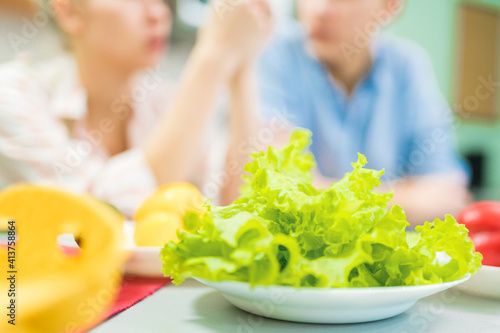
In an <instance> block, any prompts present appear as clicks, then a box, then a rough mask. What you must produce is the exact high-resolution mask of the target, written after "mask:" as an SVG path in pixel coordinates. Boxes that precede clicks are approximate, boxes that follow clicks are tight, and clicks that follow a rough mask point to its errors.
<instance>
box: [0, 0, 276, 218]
mask: <svg viewBox="0 0 500 333" xmlns="http://www.w3.org/2000/svg"><path fill="white" fill-rule="evenodd" d="M46 2H47V5H48V6H49V7H50V8H51V12H52V13H53V16H54V18H55V21H56V23H57V25H58V26H59V28H60V29H61V31H62V32H63V34H64V36H65V38H66V39H67V41H68V44H69V48H70V50H71V52H70V55H69V56H65V57H60V58H57V59H54V60H53V61H51V62H48V63H39V64H36V63H32V62H31V61H29V60H27V59H23V58H19V59H17V60H16V61H13V62H10V63H7V64H4V65H2V66H0V187H1V186H5V185H8V184H11V183H15V182H31V183H36V184H44V185H56V186H62V187H65V188H67V189H69V190H72V191H75V192H87V193H90V194H92V195H94V196H96V197H98V198H100V199H102V200H105V201H108V202H110V203H111V204H113V205H115V206H116V207H118V208H119V209H120V210H121V211H122V212H124V213H125V214H126V215H128V216H131V215H132V214H133V213H134V211H135V210H136V208H137V207H138V205H140V203H141V202H142V201H143V200H144V199H145V197H147V196H148V195H149V194H150V193H151V192H152V191H154V189H155V188H157V187H158V186H160V185H162V184H166V183H171V182H177V181H188V182H192V183H195V185H198V186H200V183H199V182H200V179H201V178H203V177H202V176H203V172H204V170H203V169H204V168H203V166H204V165H205V164H206V159H205V158H204V156H203V153H204V152H206V148H207V147H206V136H205V135H204V133H206V132H207V127H208V124H209V122H210V118H211V117H212V116H213V110H214V104H215V102H216V99H217V96H218V93H219V92H220V90H221V88H223V87H224V86H226V85H227V86H229V87H230V92H231V106H230V122H229V124H230V130H231V131H230V132H231V135H232V136H231V142H241V140H242V138H245V137H246V136H248V135H251V133H253V132H254V131H255V130H256V129H257V127H258V126H257V124H256V122H255V121H254V120H255V119H256V118H255V115H253V114H251V113H253V111H254V110H253V104H254V102H255V95H256V93H255V88H254V86H255V80H254V78H253V67H254V63H255V61H256V59H257V57H258V54H259V53H260V52H261V50H262V49H263V48H264V46H265V43H266V41H267V40H268V37H269V36H270V34H271V30H272V25H273V20H272V17H271V14H270V10H269V4H268V2H267V0H249V1H246V2H238V4H237V5H234V6H232V7H231V10H226V11H224V13H223V15H220V13H217V11H215V12H212V15H211V17H210V19H209V20H208V23H207V24H206V25H205V26H204V27H203V28H202V30H201V31H200V34H199V38H198V41H197V43H196V45H195V47H194V49H193V52H192V54H191V56H190V58H189V61H188V63H187V66H186V68H185V70H184V72H183V75H182V77H181V80H180V82H179V85H178V88H177V91H176V93H175V95H172V93H171V92H170V91H169V89H168V88H167V87H165V85H163V84H161V82H159V81H160V80H158V77H157V76H156V73H155V70H157V69H155V66H157V64H158V63H159V61H160V59H161V56H162V54H163V52H164V50H165V48H166V41H167V40H168V37H169V35H170V32H171V26H172V12H171V10H170V8H169V6H167V5H166V4H165V2H164V1H163V0H136V1H122V0H46ZM217 2H219V3H217ZM213 4H214V6H213V7H214V8H218V6H219V7H220V5H221V4H222V5H224V3H223V1H222V0H220V1H219V0H216V1H213ZM145 70H147V71H145ZM249 119H250V120H251V121H249ZM204 144H205V145H204ZM228 154H229V155H228V159H231V149H229V153H228ZM240 155H241V154H240ZM240 155H234V156H235V157H234V159H236V160H238V159H242V158H244V157H242V156H240ZM243 164H244V161H241V163H236V165H237V167H236V168H235V169H236V170H232V171H231V172H230V173H228V175H229V178H231V177H234V178H238V177H240V175H241V173H242V172H243V170H242V169H243ZM231 184H235V185H234V186H236V185H237V184H239V182H238V181H231V180H229V186H226V187H225V188H224V189H223V193H222V196H224V191H225V189H226V188H230V187H231V186H232V185H231ZM229 192H230V193H234V189H229V190H228V193H229Z"/></svg>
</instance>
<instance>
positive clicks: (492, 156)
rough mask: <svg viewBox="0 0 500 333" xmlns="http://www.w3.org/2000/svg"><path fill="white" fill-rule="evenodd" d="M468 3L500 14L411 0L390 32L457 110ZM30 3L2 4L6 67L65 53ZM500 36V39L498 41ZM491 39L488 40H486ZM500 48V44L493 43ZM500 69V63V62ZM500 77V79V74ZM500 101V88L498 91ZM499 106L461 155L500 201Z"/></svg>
mask: <svg viewBox="0 0 500 333" xmlns="http://www.w3.org/2000/svg"><path fill="white" fill-rule="evenodd" d="M273 1H274V6H275V11H276V13H279V17H280V19H282V18H284V17H286V16H290V15H292V13H293V0H273ZM464 3H469V4H474V5H478V6H481V7H482V8H484V9H485V10H486V11H489V12H492V13H496V12H498V13H500V0H467V1H464V0H439V1H436V0H407V7H406V8H405V10H404V12H403V13H402V15H401V17H400V18H398V20H397V21H396V22H395V23H394V24H392V25H391V26H390V27H389V28H388V30H389V31H390V32H391V33H393V34H396V35H398V36H401V37H404V38H408V39H410V40H413V41H415V42H416V43H418V44H420V45H421V46H422V47H423V48H424V49H425V50H426V51H427V52H428V53H429V55H430V58H431V60H432V63H433V65H434V69H435V72H436V76H437V79H438V83H439V86H440V88H441V91H442V92H443V94H444V95H445V97H446V98H447V100H448V102H449V103H450V105H451V106H452V108H454V109H456V108H457V104H459V102H457V101H458V95H457V81H458V80H459V76H458V73H459V68H460V66H461V65H462V64H461V59H462V58H461V51H460V46H461V40H462V36H461V34H462V33H463V31H462V19H461V17H462V16H461V15H462V14H461V10H460V8H462V6H463V4H464ZM203 8H204V6H203V5H201V4H200V2H199V1H198V0H179V1H178V8H177V14H178V15H177V20H176V23H175V28H174V35H173V38H172V43H171V47H170V50H169V53H168V55H167V57H168V61H167V62H166V64H167V68H168V69H169V70H168V72H169V76H170V77H171V78H172V79H174V80H175V79H176V78H178V76H179V75H180V73H181V71H182V68H183V66H184V63H185V61H186V58H187V55H188V54H189V51H190V49H191V47H192V45H193V43H194V40H195V37H196V30H195V28H196V25H197V24H199V22H200V21H202V19H203ZM44 17H46V15H45V13H44V12H40V10H38V9H37V8H36V7H35V6H34V5H33V1H30V0H0V62H3V61H7V60H10V59H12V58H13V57H14V56H15V55H16V54H18V53H20V52H24V51H29V52H30V53H32V54H33V56H34V57H35V58H37V59H46V58H50V57H52V56H53V55H55V54H57V53H59V52H61V49H62V48H61V46H60V43H59V39H58V37H57V34H56V33H55V30H54V29H53V28H52V27H51V24H50V23H48V22H46V20H45V19H44ZM499 29H500V26H499ZM498 36H500V34H499V35H498ZM486 37H488V36H485V38H486ZM492 42H496V43H497V44H500V40H496V41H492ZM497 62H498V65H499V66H498V67H497V68H499V69H500V57H498V58H497ZM497 74H500V73H497ZM494 96H495V99H496V101H500V87H496V89H495V91H494ZM499 108H500V103H498V102H497V103H496V107H495V110H493V111H494V114H495V115H494V116H492V117H489V118H485V119H477V118H474V117H471V118H469V119H463V120H462V119H460V118H459V117H457V121H456V126H455V128H456V131H457V139H458V145H459V149H460V152H461V154H462V155H464V156H468V157H469V158H470V159H471V161H472V164H473V166H474V186H475V187H476V194H477V196H478V197H479V198H490V199H500V124H499V121H498V117H497V115H498V114H499V112H500V110H499Z"/></svg>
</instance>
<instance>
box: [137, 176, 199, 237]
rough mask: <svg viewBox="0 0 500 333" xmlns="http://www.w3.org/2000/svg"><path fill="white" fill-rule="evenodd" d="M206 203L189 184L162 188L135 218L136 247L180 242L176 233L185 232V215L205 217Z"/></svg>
mask: <svg viewBox="0 0 500 333" xmlns="http://www.w3.org/2000/svg"><path fill="white" fill-rule="evenodd" d="M204 202H205V199H204V198H203V196H202V195H201V193H200V191H199V190H198V189H197V188H196V187H195V186H193V185H191V184H189V183H172V184H168V185H165V186H162V187H160V188H159V189H158V190H157V191H156V192H155V193H154V194H153V195H152V196H150V197H149V198H148V199H146V201H145V202H144V203H143V204H142V206H141V207H140V208H139V209H138V210H137V213H136V214H135V222H136V228H135V233H134V240H135V244H136V245H138V246H160V247H162V246H164V245H165V244H166V243H168V242H169V241H174V242H177V241H178V239H177V230H178V229H179V228H182V219H183V217H184V215H185V214H186V212H188V211H194V212H197V213H199V214H202V213H203V212H204V211H205V208H204V207H203V204H204Z"/></svg>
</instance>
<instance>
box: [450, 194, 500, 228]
mask: <svg viewBox="0 0 500 333" xmlns="http://www.w3.org/2000/svg"><path fill="white" fill-rule="evenodd" d="M457 221H458V223H462V224H465V226H466V227H467V229H469V232H470V233H471V234H474V233H477V232H482V231H499V232H500V201H479V202H476V203H474V204H472V205H470V206H468V207H467V208H465V209H464V210H462V211H461V212H460V214H458V216H457Z"/></svg>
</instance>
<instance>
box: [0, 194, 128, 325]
mask: <svg viewBox="0 0 500 333" xmlns="http://www.w3.org/2000/svg"><path fill="white" fill-rule="evenodd" d="M2 218H3V219H8V220H9V221H13V222H14V223H11V224H9V226H11V227H12V226H15V228H16V233H17V236H18V240H17V242H16V244H15V246H14V248H13V249H12V248H6V247H3V246H2V247H0V271H1V272H2V274H7V272H10V271H14V272H15V273H12V274H10V273H9V274H8V275H9V277H13V278H11V280H10V281H9V280H7V279H5V278H2V279H1V280H0V290H1V291H2V292H1V294H0V304H2V305H6V304H11V303H12V302H13V301H12V299H14V305H15V306H14V307H15V310H14V311H12V309H11V310H9V312H12V313H13V314H14V316H12V315H11V317H5V314H3V316H4V319H3V320H1V321H0V332H24V333H31V332H37V333H45V332H47V333H49V332H50V333H56V332H67V331H75V330H83V329H85V328H88V327H89V326H90V325H92V324H94V323H95V322H96V321H98V320H99V319H101V317H102V315H103V312H104V311H105V310H106V309H107V308H108V307H109V306H110V305H111V303H112V302H113V301H114V299H115V296H116V294H117V292H118V288H119V286H120V282H121V267H122V264H123V263H124V261H125V259H126V258H125V254H124V252H122V251H121V250H120V246H121V244H122V241H123V232H122V223H123V219H122V217H121V216H120V215H119V214H118V213H117V212H116V211H114V210H113V209H112V208H111V207H109V206H108V205H106V204H105V203H103V202H100V201H98V200H97V199H94V198H92V197H90V196H79V195H74V194H71V193H67V192H65V191H62V190H58V189H53V188H45V187H38V186H33V185H27V184H21V185H15V186H13V187H11V188H8V189H6V190H4V191H3V192H0V219H2ZM64 233H73V234H75V235H83V236H84V238H82V239H83V242H82V243H81V244H80V246H81V247H82V250H81V251H80V252H79V253H77V254H75V255H68V254H67V253H65V252H63V251H61V249H60V247H59V246H58V244H57V236H58V235H60V234H64ZM12 258H14V260H12ZM9 259H11V260H10V261H9ZM10 265H12V266H10ZM12 282H13V283H12ZM9 289H10V290H13V291H14V295H12V294H10V293H7V292H6V291H7V290H9ZM11 296H14V297H11ZM2 307H3V308H4V310H5V307H4V306H2ZM12 319H14V322H15V326H12V324H9V322H8V320H12ZM13 328H15V329H16V330H13Z"/></svg>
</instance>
